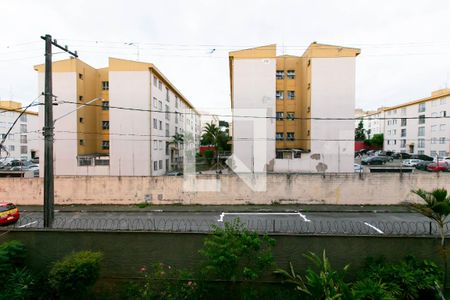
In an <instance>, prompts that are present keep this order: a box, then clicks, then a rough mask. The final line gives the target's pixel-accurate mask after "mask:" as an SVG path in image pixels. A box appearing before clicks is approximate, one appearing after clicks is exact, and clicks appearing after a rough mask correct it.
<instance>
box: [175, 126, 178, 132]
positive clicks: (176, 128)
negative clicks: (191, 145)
mask: <svg viewBox="0 0 450 300" xmlns="http://www.w3.org/2000/svg"><path fill="white" fill-rule="evenodd" d="M177 132H178V127H177V126H175V134H177Z"/></svg>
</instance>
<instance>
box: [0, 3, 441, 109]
mask: <svg viewBox="0 0 450 300" xmlns="http://www.w3.org/2000/svg"><path fill="white" fill-rule="evenodd" d="M0 25H1V27H0V36H1V40H0V99H12V100H18V101H21V102H23V103H27V102H29V101H31V100H32V99H34V98H35V97H36V96H37V94H38V93H39V92H38V90H37V76H36V72H35V71H34V70H33V65H35V64H40V63H43V61H44V57H43V51H44V42H43V41H42V40H41V39H40V36H41V35H44V34H46V33H48V34H51V35H52V36H53V37H54V38H56V39H58V41H60V43H63V44H68V45H69V48H70V49H72V50H78V53H79V55H80V58H81V59H82V60H83V61H85V62H86V63H88V64H90V65H91V66H93V67H97V68H100V67H105V66H107V58H108V57H109V56H113V57H119V58H126V59H133V60H135V59H137V56H138V49H139V60H141V61H146V62H152V63H154V64H155V65H156V66H157V67H158V68H159V69H160V70H161V71H162V72H163V73H164V74H165V75H166V76H167V77H168V78H169V79H170V80H171V81H172V82H173V83H174V84H175V85H176V86H177V88H178V89H179V90H180V91H181V92H182V93H183V94H184V95H185V96H186V97H187V98H188V99H189V100H190V101H191V102H192V103H193V104H194V105H195V106H197V107H198V108H199V109H200V110H205V109H208V108H211V107H220V108H222V107H223V108H225V107H229V106H230V96H229V95H230V90H229V75H228V74H229V70H228V52H229V51H231V50H236V49H242V48H247V47H252V46H258V45H265V44H270V43H276V44H278V52H279V54H283V53H286V54H293V55H301V54H302V53H303V51H304V49H305V48H306V47H307V46H308V45H309V44H310V43H311V42H313V41H317V42H320V43H328V44H336V45H343V46H353V47H359V48H361V54H360V55H359V56H358V57H357V64H356V65H357V67H356V107H362V108H365V109H374V108H377V107H379V106H389V105H394V104H398V103H401V102H403V101H406V100H412V99H417V98H421V97H426V96H428V95H429V94H430V93H431V91H432V90H436V89H440V88H444V87H446V86H447V87H450V34H449V30H450V1H448V0H442V1H441V0H433V1H425V0H423V1H415V0H407V1H400V0H396V1H392V0H386V1H382V0H381V1H380V0H379V1H373V0H371V1H365V0H354V1H345V0H342V1H320V0H314V1H300V0H297V1H262V0H255V1H246V0H239V1H234V0H233V1H231V0H222V1H213V0H204V1H200V0H198V1H196V0H189V1H181V0H180V1H169V0H167V1H131V0H128V1H119V0H117V1H111V0H108V1H93V0H89V1H80V0H79V1H71V2H68V1H56V0H54V1H46V0H40V1H20V0H19V1H12V0H9V1H8V0H0ZM126 43H134V44H132V45H127V44H126ZM54 52H59V51H58V50H57V49H54ZM67 57H68V56H67V55H66V54H61V53H60V54H55V55H54V60H57V59H64V58H67Z"/></svg>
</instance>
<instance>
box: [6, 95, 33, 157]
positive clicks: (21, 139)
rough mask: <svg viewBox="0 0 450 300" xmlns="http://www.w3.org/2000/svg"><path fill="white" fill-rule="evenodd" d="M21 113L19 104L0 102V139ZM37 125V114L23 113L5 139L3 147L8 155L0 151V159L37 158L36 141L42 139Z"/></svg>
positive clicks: (31, 112)
mask: <svg viewBox="0 0 450 300" xmlns="http://www.w3.org/2000/svg"><path fill="white" fill-rule="evenodd" d="M21 112H22V104H21V103H20V102H16V101H6V100H3V101H0V134H1V135H0V139H3V137H4V136H5V135H6V133H7V132H8V130H9V129H10V128H11V126H12V124H13V123H14V121H15V120H16V119H17V118H18V117H19V115H20V113H21ZM38 124H39V117H38V114H37V112H33V111H31V110H30V111H28V110H27V111H25V113H24V114H23V115H22V116H21V117H20V118H19V120H18V121H17V123H16V124H15V126H14V127H13V128H12V130H11V132H10V133H9V135H8V136H7V137H6V140H5V143H4V146H5V148H6V150H7V151H8V153H5V152H3V151H2V152H1V158H0V159H4V158H5V155H6V156H7V160H13V159H18V160H20V159H26V160H28V159H32V158H37V157H39V151H38V146H39V142H38V139H39V138H42V135H41V134H40V133H39V130H40V129H41V128H39V126H38Z"/></svg>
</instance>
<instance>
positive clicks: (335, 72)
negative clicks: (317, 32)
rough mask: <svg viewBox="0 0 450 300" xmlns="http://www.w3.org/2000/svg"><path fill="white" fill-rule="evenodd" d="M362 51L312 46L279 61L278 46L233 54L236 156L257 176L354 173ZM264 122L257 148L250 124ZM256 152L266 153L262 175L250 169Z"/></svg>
mask: <svg viewBox="0 0 450 300" xmlns="http://www.w3.org/2000/svg"><path fill="white" fill-rule="evenodd" d="M359 53H360V50H359V49H355V48H346V47H340V46H331V45H324V44H318V43H315V42H314V43H312V44H311V45H310V46H309V47H308V49H306V51H305V52H304V53H303V55H302V56H292V55H282V56H277V55H276V45H268V46H263V47H258V48H253V49H246V50H240V51H234V52H230V54H229V59H230V81H231V105H232V109H233V133H232V136H233V153H234V154H235V156H236V157H237V158H238V159H239V160H241V161H242V162H243V163H244V164H246V165H247V166H248V168H249V169H251V170H254V171H256V172H259V171H269V172H272V171H273V172H290V171H292V172H352V171H353V149H354V121H353V120H352V118H353V117H354V109H355V107H354V106H355V104H354V102H355V57H356V56H357V55H358V54H359ZM245 110H248V114H249V115H250V116H252V115H255V114H258V112H260V113H261V116H257V118H254V119H253V120H251V118H249V117H248V116H247V117H245V118H244V117H240V115H245ZM252 111H253V114H252ZM241 112H242V114H241ZM263 117H265V118H266V122H265V124H261V126H263V125H264V126H265V127H264V128H265V130H266V132H265V133H266V134H265V136H266V137H265V141H264V145H262V143H261V145H256V144H258V143H259V142H260V141H256V140H255V130H256V129H255V128H252V127H251V125H250V123H252V122H253V123H254V124H256V123H258V122H259V121H258V120H259V119H261V118H263ZM256 127H259V126H256ZM263 135H264V134H263ZM255 148H257V149H262V148H264V149H265V150H266V151H265V152H266V153H265V154H263V156H264V161H265V166H264V167H263V170H255V169H254V168H253V164H254V160H255V153H254V151H253V150H252V149H255Z"/></svg>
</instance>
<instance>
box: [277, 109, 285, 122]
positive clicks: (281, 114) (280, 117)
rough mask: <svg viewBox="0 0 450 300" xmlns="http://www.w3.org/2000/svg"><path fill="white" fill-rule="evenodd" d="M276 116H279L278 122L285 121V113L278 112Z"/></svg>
mask: <svg viewBox="0 0 450 300" xmlns="http://www.w3.org/2000/svg"><path fill="white" fill-rule="evenodd" d="M276 116H277V120H283V119H284V113H283V112H279V111H277V114H276Z"/></svg>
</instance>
